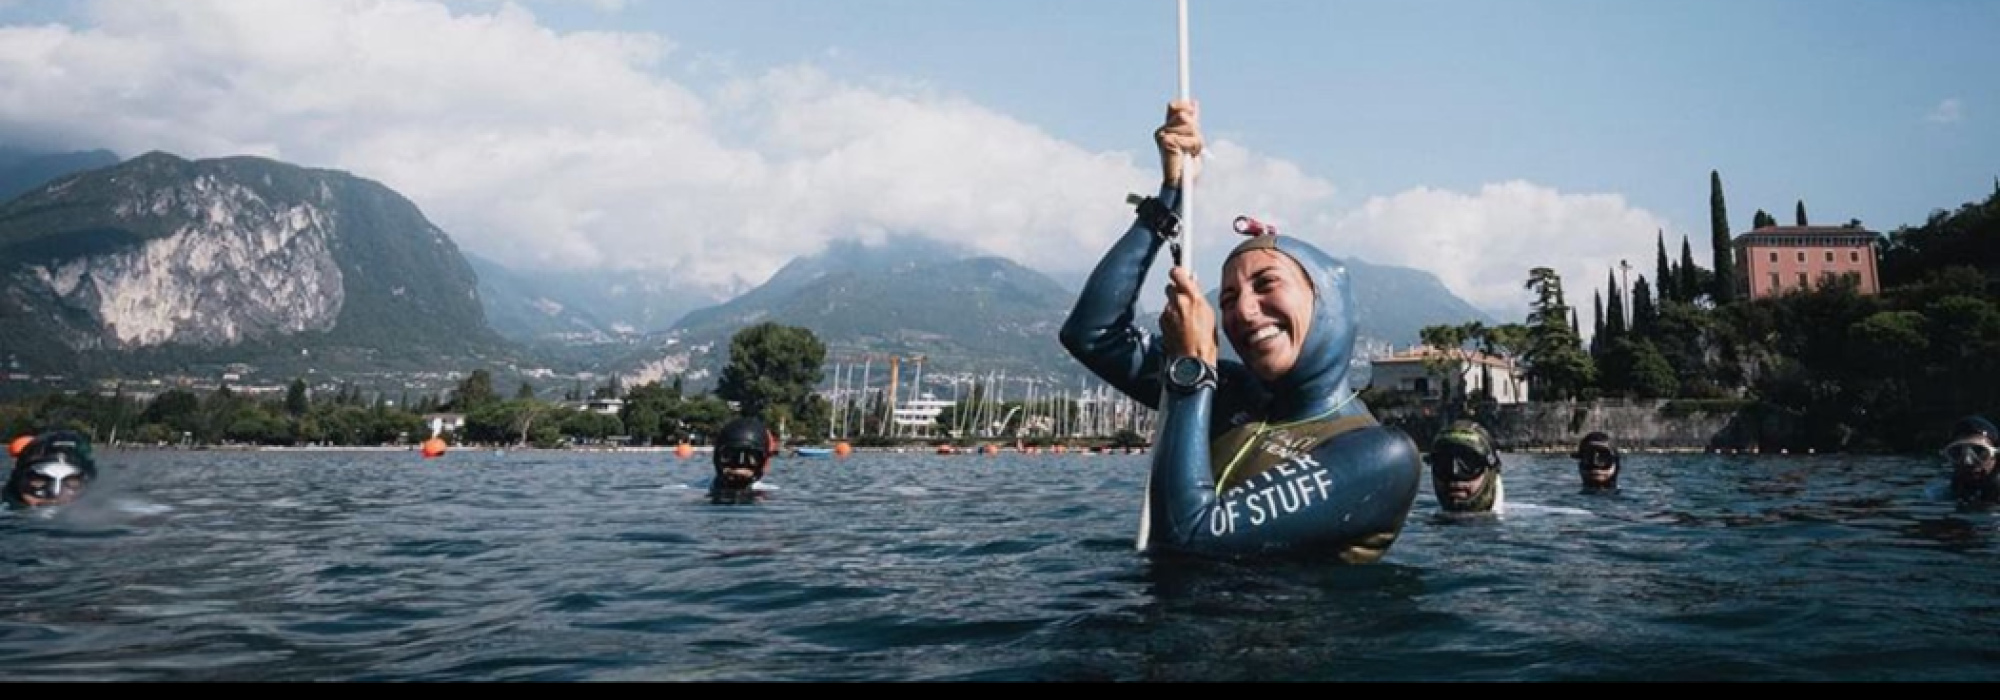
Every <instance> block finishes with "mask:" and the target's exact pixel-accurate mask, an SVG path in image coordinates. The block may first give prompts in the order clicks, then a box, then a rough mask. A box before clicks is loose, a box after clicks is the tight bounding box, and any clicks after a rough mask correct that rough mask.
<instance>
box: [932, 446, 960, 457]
mask: <svg viewBox="0 0 2000 700" xmlns="http://www.w3.org/2000/svg"><path fill="white" fill-rule="evenodd" d="M937 452H938V454H941V455H949V454H958V450H957V449H955V448H953V447H952V446H950V445H938V450H937Z"/></svg>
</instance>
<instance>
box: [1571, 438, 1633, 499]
mask: <svg viewBox="0 0 2000 700" xmlns="http://www.w3.org/2000/svg"><path fill="white" fill-rule="evenodd" d="M1570 457H1571V458H1573V459H1575V460H1576V473H1577V476H1578V478H1581V479H1582V480H1583V490H1584V491H1585V492H1588V493H1608V492H1612V491H1617V490H1618V474H1619V473H1620V472H1622V471H1624V470H1625V466H1624V461H1625V460H1624V456H1623V455H1621V454H1619V453H1618V448H1617V447H1616V446H1614V445H1612V444H1611V436H1610V435H1608V434H1605V433H1602V432H1593V433H1591V434H1589V435H1585V436H1583V441H1582V442H1579V443H1577V444H1576V451H1575V452H1572V453H1570Z"/></svg>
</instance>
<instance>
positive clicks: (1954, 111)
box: [1924, 97, 1965, 124]
mask: <svg viewBox="0 0 2000 700" xmlns="http://www.w3.org/2000/svg"><path fill="white" fill-rule="evenodd" d="M1964 120H1965V106H1964V105H1963V104H1961V103H1960V102H1959V101H1958V98H1956V97H1949V98H1945V100H1944V101H1943V102H1939V103H1938V105H1937V107H1935V108H1933V109H1932V110H1931V113H1930V114H1926V115H1924V121H1927V122H1930V123H1932V124H1957V123H1959V122H1961V121H1964Z"/></svg>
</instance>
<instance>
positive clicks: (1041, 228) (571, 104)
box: [0, 0, 1663, 310]
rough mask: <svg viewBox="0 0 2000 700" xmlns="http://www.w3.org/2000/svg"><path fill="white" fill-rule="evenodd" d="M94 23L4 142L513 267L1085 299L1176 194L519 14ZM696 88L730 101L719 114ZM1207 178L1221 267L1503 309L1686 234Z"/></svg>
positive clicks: (6, 120)
mask: <svg viewBox="0 0 2000 700" xmlns="http://www.w3.org/2000/svg"><path fill="white" fill-rule="evenodd" d="M597 4H598V5H599V6H601V7H604V8H606V9H611V10H615V9H616V8H617V7H618V6H619V4H620V3H618V2H602V3H597ZM88 17H89V18H90V19H89V20H88V21H87V22H84V23H81V24H79V25H78V26H65V25H39V26H18V25H17V26H4V27H0V143H13V144H16V145H24V146H37V147H45V148H99V147H105V148H111V149H113V150H114V151H117V152H119V153H120V154H122V155H127V156H130V155H136V154H138V153H142V152H145V151H149V150H164V151H168V152H172V153H176V154H179V155H182V156H185V157H190V158H205V157H217V156H226V155H237V154H246V153H248V154H257V155H265V156H270V157H274V158H279V159H283V160H287V161H290V162H294V163H298V164H301V165H308V166H314V167H332V168H339V169H342V170H346V171H349V172H352V173H354V174H357V175H360V176H363V177H367V178H371V179H375V180H379V181H381V182H383V183H384V184H387V185H388V186H390V187H392V188H394V189H396V190H397V191H399V192H402V193H403V194H405V195H407V196H409V197H410V198H411V199H412V200H413V201H415V202H416V203H417V204H418V205H419V206H420V207H421V208H422V209H423V210H424V212H425V214H426V215H427V216H429V217H430V218H431V219H432V221H434V222H435V223H437V224H438V225H439V226H441V227H443V228H444V229H445V230H446V231H447V232H448V233H449V234H450V235H451V236H452V238H453V239H454V240H456V241H457V242H458V243H459V245H460V246H461V247H463V248H465V249H467V250H471V251H474V252H477V253H480V254H481V255H484V256H486V257H489V258H492V259H496V260H499V261H501V262H503V263H507V264H510V265H514V266H550V267H569V268H625V269H643V270H654V271H658V272H660V274H661V275H662V277H663V278H665V279H667V280H671V281H673V282H675V283H680V284H689V285H695V286H699V287H701V288H703V289H706V290H710V291H731V290H740V289H742V288H744V287H745V286H747V285H751V284H755V283H759V282H761V281H763V280H764V279H766V278H767V277H768V276H769V275H770V274H771V273H772V272H774V271H776V270H777V269H778V267H780V266H782V265H783V264H784V263H785V262H786V261H788V260H790V259H791V258H793V257H795V256H798V255H802V254H807V253H812V252H816V251H817V250H819V249H821V248H822V247H823V246H824V245H825V244H826V243H827V242H828V241H831V240H835V239H843V238H854V237H859V238H862V239H864V240H870V239H872V240H880V239H882V238H884V237H886V236H887V235H888V234H891V233H918V234H925V235H929V236H933V237H937V238H941V239H945V240H949V241H953V242H956V243H960V244H962V245H966V246H969V247H971V248H973V249H976V250H979V251H981V252H985V253H989V254H996V255H1004V256H1007V257H1009V258H1012V259H1014V260H1017V261H1019V262H1021V263H1023V264H1026V265H1029V266H1031V267H1035V268H1037V269H1041V270H1043V271H1046V272H1049V273H1051V274H1054V275H1056V276H1058V277H1060V278H1065V279H1070V280H1076V279H1080V278H1081V277H1082V276H1083V275H1084V274H1086V273H1087V272H1088V270H1089V268H1090V267H1091V266H1092V265H1093V264H1094V263H1095V260H1096V256H1097V255H1098V254H1099V253H1100V252H1101V251H1102V250H1104V248H1105V247H1107V246H1108V245H1109V244H1110V242H1111V241H1112V240H1113V239H1114V238H1115V237H1116V236H1117V235H1119V234H1120V233H1122V232H1123V231H1124V229H1125V227H1126V226H1127V225H1128V224H1129V223H1130V220H1131V216H1132V214H1131V209H1130V207H1129V206H1127V205H1126V204H1125V203H1124V201H1123V195H1124V193H1126V192H1127V191H1132V190H1141V191H1148V192H1150V188H1151V187H1152V186H1153V184H1152V183H1155V182H1157V177H1158V175H1157V173H1156V171H1155V168H1156V167H1157V166H1156V165H1155V163H1154V162H1153V158H1152V156H1151V154H1150V153H1144V154H1133V153H1127V152H1094V151H1090V150H1087V149H1084V148H1082V147H1080V146H1078V145H1076V144H1074V143H1072V142H1069V141H1065V140H1064V139H1062V138H1060V137H1058V136H1056V135H1052V134H1049V133H1046V132H1044V131H1043V130H1041V129H1040V128H1038V127H1036V126H1034V125H1032V124H1027V123H1023V122H1021V121H1019V120H1017V119H1014V118H1012V117H1010V116H1008V115H1005V114H1000V113H997V112H995V111H993V110H991V109H988V108H985V107H983V106H981V105H978V104H974V103H971V102H969V101H966V100H964V99H962V98H959V97H957V96H955V95H953V94H951V93H949V92H948V91H945V90H941V89H938V88H937V87H935V86H928V85H924V84H921V83H911V82H907V81H899V78H898V77H897V76H879V77H873V78H871V80H872V81H873V82H868V83H865V84H860V83H855V82H851V81H847V80H842V79H840V78H837V77H835V76H832V75H829V74H827V73H826V72H824V71H822V70H820V69H818V68H815V67H814V66H811V65H792V66H785V67H781V68H777V69H773V70H768V71H765V72H761V73H755V74H745V73H741V72H738V71H736V70H734V69H733V68H731V67H730V66H729V65H728V64H726V63H724V64H718V63H715V62H714V60H713V58H712V57H702V56H683V55H680V54H678V53H677V51H676V46H675V44H674V42H673V41H672V39H671V38H670V37H668V36H663V35H660V34H654V33H646V32H622V31H621V32H586V31H573V32H565V31H557V30H554V29H551V28H549V27H548V26H546V25H545V24H544V23H542V22H541V21H539V19H538V18H537V17H536V16H535V15H534V14H533V13H532V12H531V11H529V10H527V9H525V8H524V7H523V6H520V5H516V4H511V3H502V4H493V3H486V2H472V3H457V4H446V3H439V2H433V1H428V0H330V1H328V2H314V3H299V2H289V3H269V2H263V1H260V0H247V1H246V0H178V1H176V2H171V3H161V2H146V1H134V0H117V1H106V2H100V3H98V4H95V5H93V6H91V9H90V12H89V13H88ZM673 69H681V70H683V71H690V70H699V71H701V72H702V73H703V74H704V76H705V79H706V78H713V77H714V76H716V75H718V71H719V72H720V73H719V75H720V76H721V78H720V79H715V80H713V82H711V83H707V84H712V85H716V86H717V87H711V88H708V89H706V90H697V89H695V88H691V87H689V86H686V85H683V84H681V83H678V82H676V81H674V80H672V79H670V78H668V77H666V76H667V75H669V74H670V73H672V72H674V70H673ZM1150 127H1151V125H1141V126H1140V127H1139V128H1142V129H1149V128H1150ZM1210 154H1211V156H1210V157H1209V158H1208V160H1207V163H1206V165H1205V168H1206V171H1207V172H1206V173H1204V175H1203V176H1202V182H1201V185H1200V189H1199V194H1198V196H1197V198H1196V204H1195V222H1194V224H1195V227H1194V229H1193V230H1194V231H1196V232H1197V238H1196V245H1197V251H1200V253H1199V254H1200V255H1202V256H1207V255H1213V254H1214V253H1215V252H1217V251H1216V249H1217V248H1220V247H1222V246H1224V245H1226V241H1227V239H1230V238H1233V236H1232V235H1229V234H1226V233H1222V232H1226V231H1228V225H1229V221H1230V219H1231V218H1233V217H1234V216H1235V215H1236V214H1239V213H1252V214H1257V215H1259V216H1260V217H1263V218H1267V219H1270V220H1272V221H1276V222H1279V223H1280V224H1281V225H1283V226H1285V230H1286V231H1287V232H1288V233H1295V234H1298V235H1302V236H1306V237H1308V238H1311V239H1313V240H1316V241H1318V242H1320V243H1321V244H1322V245H1324V246H1325V247H1327V249H1328V250H1329V251H1330V252H1334V253H1335V254H1337V255H1358V256H1361V257H1364V258H1366V259H1369V260H1371V261H1374V262H1379V263H1390V264H1400V265H1410V266H1414V267H1419V268H1422V269H1427V270H1431V271H1434V272H1436V273H1437V274H1438V275H1439V277H1440V278H1441V279H1443V280H1444V282H1445V283H1446V284H1447V285H1448V286H1450V287H1451V288H1452V289H1453V290H1454V291H1457V292H1458V293H1460V294H1462V295H1465V296H1466V297H1467V298H1468V299H1469V300H1471V301H1473V302H1474V303H1475V304H1478V305H1481V306H1484V307H1488V308H1492V309H1496V310H1507V309H1516V308H1521V307H1524V305H1525V300H1526V295H1525V293H1524V292H1521V291H1520V289H1519V288H1520V284H1521V281H1522V280H1524V279H1525V277H1526V273H1527V269H1528V268H1529V267H1533V266H1535V265H1544V264H1549V263H1550V262H1551V261H1552V259H1554V258H1558V257H1559V258H1561V259H1563V260H1571V261H1574V262H1573V263H1571V264H1569V265H1568V266H1566V267H1561V268H1560V269H1561V271H1562V272H1563V273H1564V276H1565V279H1566V281H1569V282H1570V285H1571V287H1572V288H1573V289H1585V288H1587V287H1588V286H1590V285H1594V284H1599V283H1600V282H1598V280H1600V279H1601V277H1597V276H1593V275H1602V270H1603V268H1604V265H1605V264H1607V263H1609V264H1616V261H1617V256H1619V255H1635V254H1644V253H1647V252H1648V251H1650V250H1652V247H1651V246H1652V233H1653V231H1654V230H1655V229H1656V228H1658V227H1660V226H1662V225H1663V224H1662V223H1661V222H1660V221H1659V220H1658V218H1657V217H1654V216H1652V215H1651V214H1648V213H1646V212H1643V211H1640V210H1636V209H1633V208H1632V207H1630V206H1628V205H1627V204H1626V203H1625V202H1624V201H1623V200H1622V198H1619V197H1617V196H1615V195H1589V194H1584V195H1579V194H1564V193H1559V192H1555V191H1553V190H1550V189H1547V188H1543V187H1538V186H1535V185H1531V184H1528V183H1518V182H1516V183H1505V184H1499V185H1491V186H1488V187H1486V188H1484V189H1482V190H1481V191H1480V192H1479V193H1477V194H1459V193H1453V192H1447V191H1440V190H1431V189H1419V190H1412V191H1409V192H1404V193H1401V194H1397V195H1394V196H1389V197H1378V198H1374V199H1370V200H1368V201H1366V202H1364V203H1360V204H1358V205H1355V204H1348V205H1347V206H1348V207H1349V210H1343V209H1341V208H1340V206H1341V203H1340V202H1338V201H1336V195H1337V194H1338V193H1337V192H1336V190H1335V188H1334V187H1333V186H1332V185H1331V184H1330V183H1328V182H1327V181H1326V180H1324V179H1321V178H1319V177H1316V176H1314V175H1311V174H1308V173H1305V172H1303V171H1302V170H1301V169H1300V168H1299V167H1297V166H1296V165H1295V164H1292V163H1290V162H1288V161H1285V160H1283V159H1280V158H1274V157H1270V156H1268V155H1263V154H1259V153H1256V152H1253V151H1251V150H1249V149H1247V148H1244V147H1242V146H1241V145H1239V144H1236V143H1231V142H1228V141H1218V142H1216V143H1214V144H1211V147H1210ZM1207 232H1214V235H1209V234H1208V233H1207ZM1212 259H1213V258H1202V257H1198V258H1197V263H1198V264H1205V263H1204V260H1212ZM1637 262H1638V261H1635V264H1636V263H1637ZM1645 262H1646V267H1648V268H1650V265H1651V261H1650V259H1648V260H1646V261H1645ZM1572 273H1574V274H1575V275H1576V276H1575V277H1572V276H1571V275H1572ZM1581 296H1587V294H1584V295H1581ZM1572 298H1573V299H1576V298H1581V297H1580V296H1579V295H1576V294H1572Z"/></svg>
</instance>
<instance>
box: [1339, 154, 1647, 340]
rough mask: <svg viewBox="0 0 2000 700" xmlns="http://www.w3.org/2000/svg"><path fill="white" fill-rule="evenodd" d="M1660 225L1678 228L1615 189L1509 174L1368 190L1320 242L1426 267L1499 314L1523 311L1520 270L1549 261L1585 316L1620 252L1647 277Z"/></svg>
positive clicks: (1514, 316)
mask: <svg viewBox="0 0 2000 700" xmlns="http://www.w3.org/2000/svg"><path fill="white" fill-rule="evenodd" d="M1661 230H1666V231H1668V232H1669V235H1670V237H1674V238H1677V236H1673V235H1672V228H1671V227H1670V226H1669V225H1668V224H1667V222H1666V221H1665V220H1664V219H1662V218H1661V217H1658V216H1655V215H1653V214H1652V213H1650V212H1647V211H1645V210H1643V209H1638V208H1635V207H1633V206H1631V205H1630V204H1628V203H1627V202H1626V201H1625V198H1624V197H1623V196H1620V195H1615V194H1565V193H1562V192H1559V191H1556V190H1554V189H1551V188H1548V187H1543V186H1539V185H1535V184H1532V183H1527V182H1521V181H1513V182H1505V183H1499V184H1490V185H1486V186H1484V187H1482V188H1480V190H1479V192H1478V193H1476V194H1464V193H1458V192H1449V191H1444V190H1435V189H1428V188H1424V189H1415V190H1410V191H1407V192H1402V193H1399V194H1396V195H1393V196H1388V197H1375V198H1371V199H1369V200H1368V201H1367V202H1366V203H1365V204H1363V205H1362V206H1360V207H1359V208H1357V209H1355V210H1353V211H1351V212H1348V213H1346V214H1343V215H1341V216H1340V217H1339V218H1338V219H1337V220H1335V221H1334V222H1333V224H1332V226H1331V233H1330V234H1329V235H1328V236H1327V237H1326V239H1325V240H1324V241H1323V242H1324V243H1325V245H1326V246H1327V247H1328V248H1329V249H1331V250H1343V251H1351V252H1352V254H1354V255H1357V256H1359V257H1362V258H1364V259H1368V260H1370V261H1373V262H1385V263H1391V264H1396V265H1406V266H1410V267H1416V268H1419V269H1424V270H1430V271H1431V272H1433V273H1435V274H1436V275H1437V276H1438V278H1439V279H1440V280H1441V281H1443V282H1444V284H1445V286H1447V287H1450V288H1451V289H1452V290H1453V291H1455V292H1457V293H1458V294H1459V295H1460V296H1463V297H1465V299H1466V301H1469V302H1472V304H1473V305H1475V306H1478V307H1481V308H1483V309H1487V310H1489V311H1491V312H1492V313H1494V314H1495V315H1497V316H1499V317H1500V320H1501V321H1504V322H1516V321H1520V320H1521V319H1522V318H1523V317H1524V316H1525V315H1526V313H1527V306H1528V302H1529V301H1530V298H1531V297H1530V295H1529V293H1528V292H1527V291H1526V290H1524V289H1523V288H1522V285H1523V284H1524V283H1525V282H1526V281H1527V279H1528V271H1529V270H1530V269H1532V268H1535V267H1550V268H1553V269H1554V270H1555V271H1556V273H1557V274H1559V275H1561V276H1562V280H1563V289H1564V291H1565V293H1566V297H1567V299H1568V301H1569V303H1570V305H1571V306H1575V307H1578V308H1580V309H1582V311H1581V313H1580V316H1581V317H1582V318H1583V319H1584V320H1586V321H1587V320H1588V318H1589V313H1590V291H1591V290H1592V289H1601V288H1602V287H1603V285H1604V279H1605V273H1606V271H1607V270H1611V269H1616V268H1617V266H1618V263H1619V261H1620V260H1625V261H1629V262H1630V263H1631V265H1632V266H1633V270H1632V272H1631V274H1632V279H1634V280H1636V279H1638V277H1639V276H1640V275H1644V276H1646V277H1648V278H1650V277H1653V271H1654V263H1655V258H1654V256H1653V255H1652V253H1653V252H1654V250H1655V235H1656V234H1657V233H1658V232H1660V231H1661ZM1673 250H1674V251H1676V252H1677V251H1678V250H1679V249H1678V248H1677V247H1676V248H1674V249H1673ZM1655 284H1657V282H1655Z"/></svg>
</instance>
